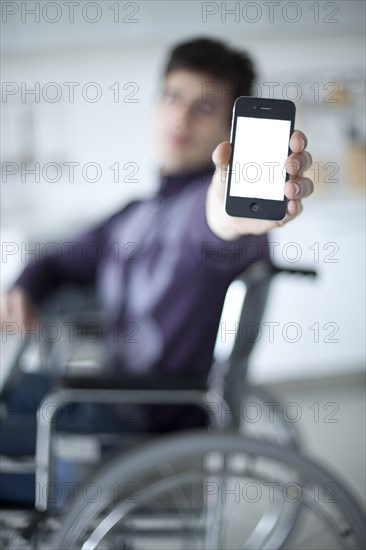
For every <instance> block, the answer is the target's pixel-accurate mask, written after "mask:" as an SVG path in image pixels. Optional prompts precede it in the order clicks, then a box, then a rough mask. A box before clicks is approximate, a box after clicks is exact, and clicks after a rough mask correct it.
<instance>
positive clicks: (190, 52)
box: [164, 38, 256, 116]
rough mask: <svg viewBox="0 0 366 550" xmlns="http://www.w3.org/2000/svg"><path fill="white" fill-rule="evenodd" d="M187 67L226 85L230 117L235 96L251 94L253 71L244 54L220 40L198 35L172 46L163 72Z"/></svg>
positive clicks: (251, 64)
mask: <svg viewBox="0 0 366 550" xmlns="http://www.w3.org/2000/svg"><path fill="white" fill-rule="evenodd" d="M178 69H187V70H190V71H194V72H200V73H205V74H207V75H208V76H210V77H212V79H213V80H215V81H218V82H223V83H225V84H226V85H227V91H228V94H227V95H228V103H229V106H230V111H229V112H230V116H231V110H232V106H233V104H234V101H235V100H236V98H237V97H239V96H242V95H251V93H252V86H253V81H254V79H255V76H256V75H255V70H254V66H253V63H252V61H251V59H250V58H249V57H248V56H247V54H246V53H244V52H241V51H239V50H235V49H233V48H230V47H229V46H227V45H226V44H224V43H223V42H220V41H219V40H212V39H210V38H197V39H195V40H191V41H189V42H184V43H182V44H178V45H177V46H175V47H174V48H173V50H172V51H171V53H170V57H169V59H168V62H167V64H166V67H165V71H164V75H165V76H167V75H168V74H169V73H171V72H172V71H175V70H178Z"/></svg>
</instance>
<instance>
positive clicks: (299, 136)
mask: <svg viewBox="0 0 366 550" xmlns="http://www.w3.org/2000/svg"><path fill="white" fill-rule="evenodd" d="M307 146H308V138H307V137H306V135H305V134H304V133H303V132H300V130H295V131H294V132H293V134H292V136H291V139H290V149H291V151H292V152H293V153H301V152H302V151H304V149H306V147H307Z"/></svg>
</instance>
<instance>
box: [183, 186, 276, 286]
mask: <svg viewBox="0 0 366 550" xmlns="http://www.w3.org/2000/svg"><path fill="white" fill-rule="evenodd" d="M206 194H207V187H206V186H203V187H202V189H201V190H200V192H199V194H198V197H197V201H196V202H195V204H194V207H193V211H192V212H191V215H190V219H189V224H188V228H187V233H186V243H185V244H186V245H187V246H188V247H189V249H190V251H191V254H192V255H193V257H194V258H195V260H196V261H197V262H199V263H201V264H202V265H204V266H206V267H207V269H209V270H218V271H220V272H222V273H223V274H227V275H228V276H232V277H235V276H237V275H239V274H240V273H242V272H243V271H244V270H245V269H246V267H248V266H249V265H250V264H252V263H253V262H255V261H259V260H269V246H268V235H267V234H264V235H245V236H243V237H239V238H238V239H236V240H233V241H226V240H224V239H222V238H221V237H218V236H217V235H216V234H215V233H213V231H212V230H211V229H210V228H209V226H208V224H207V220H206V207H205V204H206Z"/></svg>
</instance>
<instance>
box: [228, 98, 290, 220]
mask: <svg viewBox="0 0 366 550" xmlns="http://www.w3.org/2000/svg"><path fill="white" fill-rule="evenodd" d="M295 111H296V108H295V104H294V103H293V102H292V101H288V100H284V99H265V98H256V97H246V96H241V97H238V98H237V100H236V101H235V104H234V108H233V119H232V125H231V138H230V142H231V145H232V151H231V158H230V162H229V166H228V170H227V175H226V193H225V196H226V200H225V210H226V212H227V213H228V214H229V215H230V216H239V217H242V218H260V219H265V220H281V219H282V218H284V216H285V214H286V209H287V197H285V194H284V187H285V182H286V181H287V180H288V178H289V175H288V174H287V173H286V170H285V168H284V164H285V161H286V159H287V157H288V155H289V154H290V152H291V151H290V147H289V143H290V137H291V134H292V132H293V131H294V123H295Z"/></svg>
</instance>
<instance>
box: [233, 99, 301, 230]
mask: <svg viewBox="0 0 366 550" xmlns="http://www.w3.org/2000/svg"><path fill="white" fill-rule="evenodd" d="M295 113H296V107H295V104H294V103H293V102H292V101H289V100H287V99H267V98H257V97H252V96H241V97H238V98H237V99H236V101H235V103H234V107H233V119H232V125H231V138H230V142H231V145H232V151H231V157H230V162H229V167H228V172H227V178H226V192H225V197H226V200H225V210H226V212H227V214H229V215H230V216H238V217H241V218H254V219H264V220H282V219H283V218H284V217H285V215H286V210H287V197H286V196H284V198H283V201H277V200H269V199H263V198H258V197H236V196H231V195H230V186H231V175H232V160H233V156H234V148H235V136H236V124H237V119H238V117H240V116H241V117H254V118H267V119H268V118H269V119H277V120H289V121H290V123H291V126H290V134H289V136H290V138H291V135H292V133H293V131H294V124H295ZM290 138H289V146H288V155H289V154H290V153H291V150H290ZM288 179H289V174H287V173H286V179H285V181H288ZM252 203H255V204H257V205H258V207H259V209H258V212H253V210H252Z"/></svg>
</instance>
